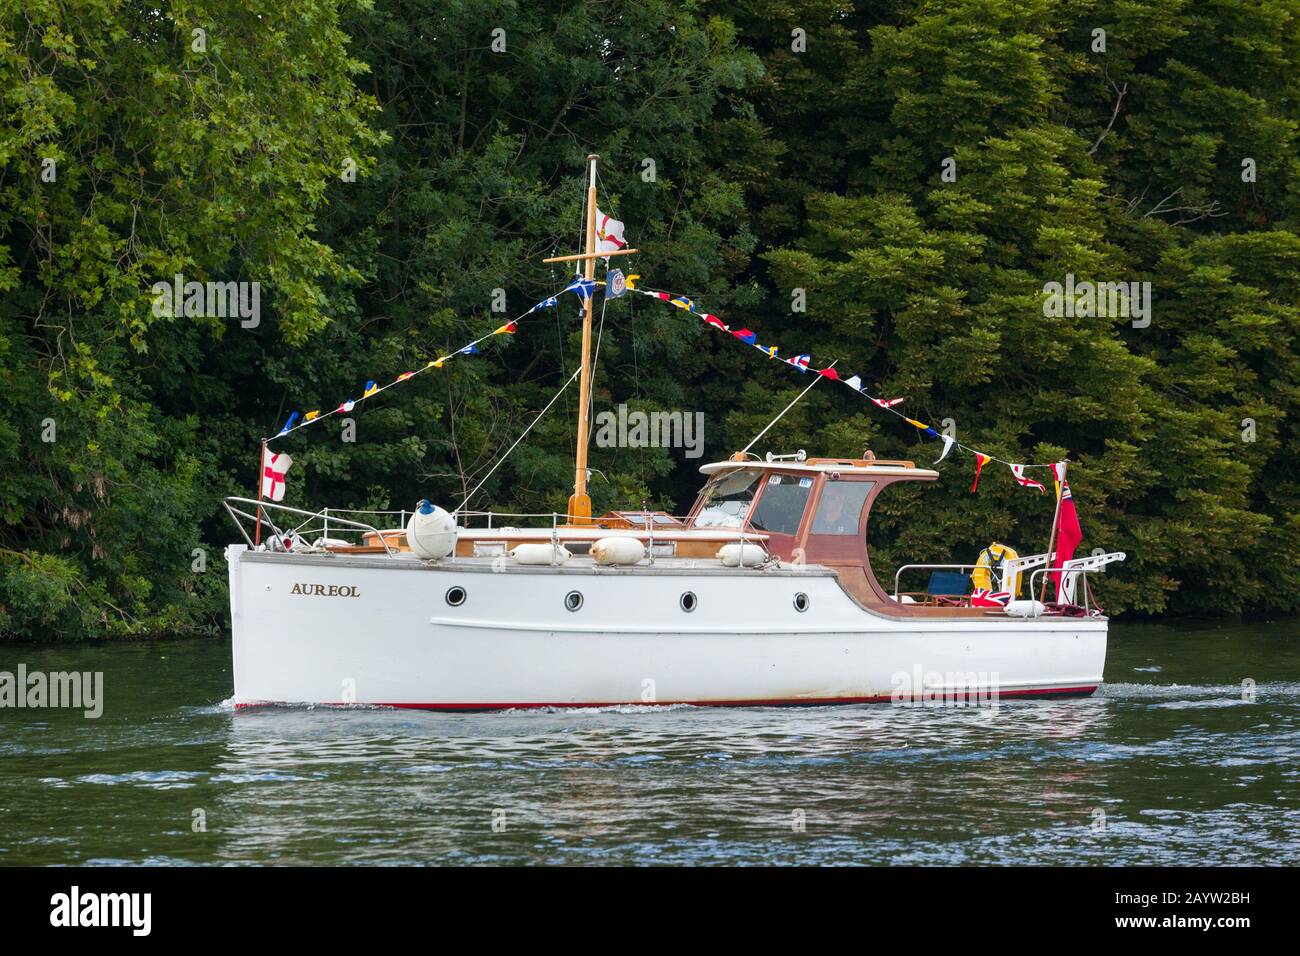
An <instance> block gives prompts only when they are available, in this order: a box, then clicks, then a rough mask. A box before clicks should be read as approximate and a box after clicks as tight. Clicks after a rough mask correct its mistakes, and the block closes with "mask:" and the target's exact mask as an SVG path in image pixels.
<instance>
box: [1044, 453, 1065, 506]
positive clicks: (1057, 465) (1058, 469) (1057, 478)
mask: <svg viewBox="0 0 1300 956" xmlns="http://www.w3.org/2000/svg"><path fill="white" fill-rule="evenodd" d="M1047 467H1049V468H1051V469H1052V484H1053V485H1054V486H1055V487H1056V497H1058V498H1059V497H1061V479H1062V477H1063V476H1064V475H1065V462H1063V461H1057V462H1053V463H1052V464H1050V465H1048V466H1047Z"/></svg>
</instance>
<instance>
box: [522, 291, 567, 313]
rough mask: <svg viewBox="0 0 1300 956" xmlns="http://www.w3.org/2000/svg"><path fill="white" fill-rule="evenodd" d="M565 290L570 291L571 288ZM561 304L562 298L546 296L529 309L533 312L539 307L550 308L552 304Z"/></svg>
mask: <svg viewBox="0 0 1300 956" xmlns="http://www.w3.org/2000/svg"><path fill="white" fill-rule="evenodd" d="M564 291H565V292H568V291H569V290H568V289H565V290H564ZM559 304H560V300H559V299H558V298H557V297H555V296H550V297H549V298H545V299H543V300H542V301H541V302H538V303H537V304H536V305H535V306H533V307H532V308H531V309H529V310H528V311H529V312H533V311H536V310H537V309H549V308H550V307H551V306H553V305H559Z"/></svg>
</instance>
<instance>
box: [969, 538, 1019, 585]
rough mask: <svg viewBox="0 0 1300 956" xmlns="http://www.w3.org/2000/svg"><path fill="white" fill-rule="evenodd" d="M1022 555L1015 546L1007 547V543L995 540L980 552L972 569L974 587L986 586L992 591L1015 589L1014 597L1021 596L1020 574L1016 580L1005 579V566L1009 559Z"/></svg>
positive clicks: (971, 576)
mask: <svg viewBox="0 0 1300 956" xmlns="http://www.w3.org/2000/svg"><path fill="white" fill-rule="evenodd" d="M1018 557H1020V555H1019V554H1018V553H1017V552H1016V550H1015V548H1010V547H1007V546H1006V545H1005V544H1001V543H1000V542H997V541H994V542H993V543H992V544H990V545H989V546H988V547H987V548H985V549H984V550H983V551H981V552H980V556H979V560H978V561H976V562H975V568H974V570H972V571H971V575H970V582H971V587H973V588H986V589H988V590H990V591H992V590H995V586H996V589H997V590H1002V591H1013V592H1014V594H1013V596H1014V597H1019V596H1020V587H1021V581H1020V575H1019V574H1016V575H1015V576H1014V577H1015V580H1014V581H1007V580H1004V574H1003V567H1004V566H1005V565H1006V563H1007V562H1008V561H1012V560H1014V559H1016V558H1018Z"/></svg>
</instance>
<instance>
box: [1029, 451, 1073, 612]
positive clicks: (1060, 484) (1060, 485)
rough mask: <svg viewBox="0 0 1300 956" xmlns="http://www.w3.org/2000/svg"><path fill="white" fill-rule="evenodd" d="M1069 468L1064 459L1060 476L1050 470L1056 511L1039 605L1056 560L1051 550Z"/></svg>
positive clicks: (1054, 545)
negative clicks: (1054, 488)
mask: <svg viewBox="0 0 1300 956" xmlns="http://www.w3.org/2000/svg"><path fill="white" fill-rule="evenodd" d="M1069 467H1070V459H1068V458H1067V459H1065V461H1063V462H1061V473H1060V475H1057V474H1056V470H1055V469H1053V470H1052V477H1053V478H1056V479H1057V481H1056V510H1055V511H1054V512H1052V534H1051V536H1050V537H1049V538H1048V539H1047V568H1048V570H1047V573H1046V574H1044V575H1043V586H1042V587H1041V588H1039V589H1038V600H1039V602H1040V603H1041V602H1043V601H1045V600H1047V582H1048V580H1050V579H1051V577H1052V571H1051V569H1052V565H1053V563H1054V562H1055V560H1056V555H1054V554H1053V553H1052V550H1053V549H1054V548H1055V547H1056V526H1057V524H1059V523H1060V520H1061V495H1062V493H1064V491H1065V472H1066V469H1068V468H1069ZM1062 583H1064V579H1062ZM1058 592H1059V588H1058ZM1029 596H1030V598H1032V597H1033V594H1032V593H1031V594H1030V595H1029ZM1056 596H1057V597H1060V596H1061V595H1060V594H1059V593H1058V594H1057V595H1056Z"/></svg>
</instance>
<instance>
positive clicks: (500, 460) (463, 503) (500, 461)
mask: <svg viewBox="0 0 1300 956" xmlns="http://www.w3.org/2000/svg"><path fill="white" fill-rule="evenodd" d="M581 371H582V368H581V366H579V367H578V368H576V369H574V371H573V374H572V375H570V376H569V377H568V379H567V380H566V381H565V383H564V384H563V385H561V386H560V390H559V391H558V392H556V393H555V394H554V395H552V396H551V400H550V401H549V402H547V403H546V407H545V408H543V409H542V410H541V411H540V412H538V413H537V417H536V418H534V419H533V420H532V421H531V422H529V423H528V427H527V428H525V429H524V430H523V431H522V432H521V433H520V434H519V437H518V438H516V439H515V440H514V444H512V445H511V446H510V447H509V448H507V449H506V453H505V454H504V455H502V456H501V457H500V458H498V459H497V463H496V464H495V465H493V466H492V467H491V468H490V469H489V470H488V473H487V474H486V475H484V476H483V480H482V481H480V482H479V483H478V484H477V485H475V486H474V490H473V491H471V492H470V493H469V494H467V495H466V496H465V498H464V500H463V501H461V503H460V505H459V506H458V507H457V508H456V510H455V511H453V512H452V513H451V514H452V517H453V518H454V517H455V516H456V515H458V514H460V513H461V512H462V511H464V510H465V506H466V505H467V504H469V500H470V499H471V498H473V497H474V496H475V495H476V494H478V491H479V489H480V488H482V487H483V485H484V484H485V483H486V482H487V480H488V479H489V478H491V477H492V474H493V472H495V471H496V470H497V469H498V468H500V467H501V465H502V464H504V463H505V460H506V459H507V458H509V457H510V453H511V452H512V451H514V450H515V448H517V447H518V445H519V443H520V442H521V441H523V440H524V437H525V436H526V435H527V434H528V433H529V432H530V431H532V430H533V426H534V425H536V424H537V423H538V422H539V421H541V420H542V416H543V415H545V414H546V413H547V412H549V411H550V410H551V406H552V405H554V404H555V402H556V400H557V399H558V398H559V397H560V396H561V395H563V394H564V391H565V389H567V388H568V387H569V386H570V385H572V384H573V380H574V379H575V378H577V377H578V373H579V372H581Z"/></svg>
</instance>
